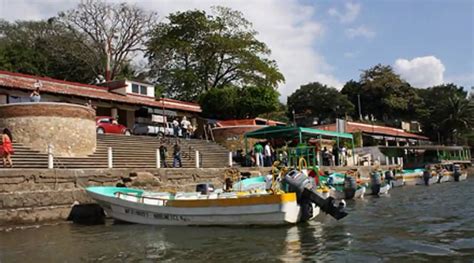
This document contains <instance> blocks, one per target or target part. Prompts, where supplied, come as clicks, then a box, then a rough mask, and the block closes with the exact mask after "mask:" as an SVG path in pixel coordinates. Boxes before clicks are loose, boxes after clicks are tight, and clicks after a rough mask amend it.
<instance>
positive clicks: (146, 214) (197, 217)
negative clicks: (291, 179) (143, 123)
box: [86, 187, 319, 225]
mask: <svg viewBox="0 0 474 263" xmlns="http://www.w3.org/2000/svg"><path fill="white" fill-rule="evenodd" d="M86 190H87V192H88V193H89V195H90V196H91V197H92V198H93V199H94V200H96V201H97V202H98V203H99V204H100V205H101V206H102V207H103V208H104V209H105V212H106V213H107V215H109V216H110V217H112V218H114V219H119V220H123V221H126V222H132V223H140V224H152V225H280V224H287V223H297V222H299V221H301V212H302V211H301V209H300V206H299V205H298V203H297V201H296V194H295V193H282V194H249V193H221V194H213V193H211V194H207V195H203V194H201V193H199V192H196V193H194V192H191V193H178V194H176V195H173V194H170V193H152V192H146V191H143V190H140V189H131V188H117V187H89V188H87V189H86ZM318 213H319V208H317V207H315V209H314V210H313V215H312V217H314V216H316V215H317V214H318Z"/></svg>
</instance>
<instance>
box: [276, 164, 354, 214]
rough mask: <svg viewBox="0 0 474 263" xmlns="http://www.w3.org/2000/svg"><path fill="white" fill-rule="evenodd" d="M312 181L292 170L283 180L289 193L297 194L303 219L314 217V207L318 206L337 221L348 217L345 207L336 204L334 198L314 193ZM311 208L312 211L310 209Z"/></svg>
mask: <svg viewBox="0 0 474 263" xmlns="http://www.w3.org/2000/svg"><path fill="white" fill-rule="evenodd" d="M311 181H312V180H311V179H310V178H309V177H308V176H307V175H305V174H304V173H302V172H299V171H297V170H292V171H290V172H288V173H287V174H286V175H285V177H284V178H283V182H284V183H286V184H288V186H289V191H290V192H295V193H296V196H297V201H298V203H299V204H300V206H301V208H302V209H303V210H302V219H309V218H311V217H312V215H313V214H312V212H313V211H312V205H311V203H314V204H316V205H317V206H319V207H320V208H321V210H322V211H324V212H326V213H327V214H329V215H331V216H332V217H334V218H335V219H337V220H339V219H341V218H344V217H345V216H347V213H346V212H345V211H344V207H340V206H338V205H337V204H336V202H335V200H334V198H332V197H328V198H326V199H324V198H322V197H321V196H320V195H319V194H318V193H316V192H315V191H314V185H313V183H312V182H311ZM308 206H310V207H311V209H309V208H308Z"/></svg>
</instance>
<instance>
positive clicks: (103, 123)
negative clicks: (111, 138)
mask: <svg viewBox="0 0 474 263" xmlns="http://www.w3.org/2000/svg"><path fill="white" fill-rule="evenodd" d="M95 121H96V130H97V134H106V133H115V134H124V135H126V136H130V135H131V134H132V132H131V131H130V130H129V129H128V128H127V127H125V126H123V125H122V124H119V123H118V122H117V120H116V119H114V118H112V117H110V116H98V117H96V118H95Z"/></svg>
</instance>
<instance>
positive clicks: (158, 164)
mask: <svg viewBox="0 0 474 263" xmlns="http://www.w3.org/2000/svg"><path fill="white" fill-rule="evenodd" d="M156 168H161V156H160V149H156Z"/></svg>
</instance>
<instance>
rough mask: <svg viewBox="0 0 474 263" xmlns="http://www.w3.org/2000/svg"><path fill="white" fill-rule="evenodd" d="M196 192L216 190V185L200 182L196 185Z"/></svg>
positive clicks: (203, 192) (202, 192)
mask: <svg viewBox="0 0 474 263" xmlns="http://www.w3.org/2000/svg"><path fill="white" fill-rule="evenodd" d="M196 192H200V193H201V194H203V195H207V194H209V193H212V192H214V185H212V184H198V185H196Z"/></svg>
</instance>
